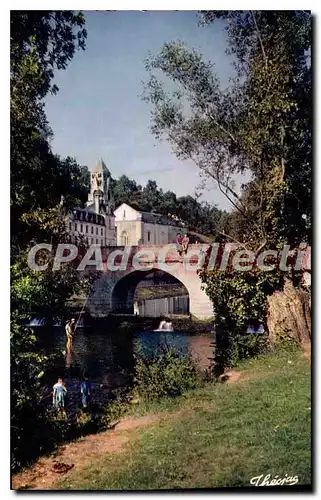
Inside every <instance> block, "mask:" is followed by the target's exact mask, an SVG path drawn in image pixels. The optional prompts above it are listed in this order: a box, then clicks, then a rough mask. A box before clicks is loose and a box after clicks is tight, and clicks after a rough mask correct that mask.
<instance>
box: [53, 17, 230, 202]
mask: <svg viewBox="0 0 321 500" xmlns="http://www.w3.org/2000/svg"><path fill="white" fill-rule="evenodd" d="M84 14H85V19H86V29H87V32H88V36H87V44H86V45H87V46H86V50H85V51H77V52H76V53H75V56H74V58H73V60H72V61H71V62H70V63H69V65H68V67H67V69H66V70H65V71H57V73H56V74H55V78H54V83H55V84H56V85H58V87H59V92H58V94H56V95H55V96H51V95H49V96H48V97H47V98H46V113H47V117H48V120H49V123H50V126H51V128H52V130H53V133H54V138H53V140H52V148H53V151H54V153H57V154H59V155H61V156H62V157H66V156H72V157H74V158H76V160H77V162H78V163H79V164H81V165H87V166H88V168H89V169H92V168H93V167H94V166H95V165H96V164H97V161H98V160H99V158H100V157H101V158H103V160H104V161H105V163H106V165H107V167H108V168H109V170H110V171H111V174H112V176H113V177H114V178H116V179H117V178H119V177H120V176H121V175H122V174H125V175H127V176H128V177H130V178H133V179H135V180H136V182H137V183H139V184H141V185H145V184H146V182H147V181H148V179H153V180H155V181H156V182H157V184H158V186H159V187H161V188H162V189H164V190H171V191H174V192H175V193H176V194H177V195H178V196H184V195H187V194H189V195H192V196H193V195H194V193H195V189H196V188H197V186H198V185H199V183H200V178H199V170H198V168H197V166H196V165H195V164H194V163H193V162H189V161H181V160H178V159H177V158H176V156H175V154H174V153H173V152H172V151H171V147H170V145H169V144H168V143H167V142H166V140H164V141H163V142H159V141H158V140H157V139H156V138H155V137H154V136H153V135H152V134H151V132H150V125H151V118H150V111H151V108H150V106H149V105H148V104H146V103H145V102H143V101H142V99H141V94H142V91H143V83H142V82H143V81H144V80H145V81H146V80H147V76H148V75H147V73H146V71H145V67H144V60H145V58H146V57H147V56H148V53H149V52H150V53H152V54H156V53H158V52H159V50H160V49H161V47H162V45H163V44H164V43H165V42H169V41H173V40H178V39H179V40H181V41H183V42H185V43H186V44H187V45H188V46H189V47H191V48H192V47H194V48H196V49H199V50H200V52H201V53H202V54H203V56H204V59H205V60H206V61H209V60H210V61H211V62H212V63H214V64H215V70H216V73H217V74H218V76H219V78H220V80H221V84H222V86H223V87H225V86H227V85H228V80H229V77H230V76H231V75H232V67H231V60H230V59H229V58H228V56H227V55H226V54H225V50H226V33H225V30H224V25H223V24H222V23H221V22H220V21H219V22H217V23H215V24H212V25H209V26H206V27H200V26H198V25H197V17H196V12H193V11H176V12H175V11H167V12H166V11H158V12H157V11H147V12H146V11H145V12H140V11H117V12H106V11H87V12H86V11H85V13H84ZM201 199H203V200H206V201H210V202H213V203H216V204H217V205H218V206H219V207H220V208H222V209H229V204H228V201H227V200H226V198H225V197H224V195H222V194H221V193H220V192H219V190H218V189H217V188H216V187H215V185H214V183H210V184H209V185H208V188H207V189H206V191H205V192H204V193H203V196H202V198H201Z"/></svg>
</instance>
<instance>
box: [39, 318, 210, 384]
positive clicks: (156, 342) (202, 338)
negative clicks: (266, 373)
mask: <svg viewBox="0 0 321 500" xmlns="http://www.w3.org/2000/svg"><path fill="white" fill-rule="evenodd" d="M38 334H39V339H40V346H41V348H42V349H43V350H44V351H46V352H47V353H48V354H49V353H55V352H58V351H60V352H62V351H65V350H66V336H65V332H64V329H63V328H55V329H51V331H50V332H48V331H46V332H42V333H40V331H39V332H38ZM212 340H213V339H212V336H211V335H198V336H196V335H188V334H187V333H186V332H169V331H144V332H140V333H133V332H132V331H130V329H128V330H126V331H121V330H119V331H118V330H116V331H109V330H108V329H107V328H106V329H105V330H96V331H93V330H90V329H78V330H77V332H76V334H75V336H74V339H73V342H72V348H71V350H70V351H68V352H66V366H67V368H70V370H69V371H68V374H69V376H74V377H76V378H79V377H81V376H83V375H84V373H89V374H90V378H91V379H92V380H93V381H96V382H97V383H99V384H103V385H105V386H107V387H120V386H122V385H125V384H126V382H127V381H128V380H129V378H130V375H131V373H132V369H133V363H134V355H137V356H139V355H147V356H149V355H159V354H161V353H162V352H163V351H164V347H166V348H172V349H174V350H175V351H176V352H179V353H181V354H190V355H191V356H192V358H193V359H194V361H195V362H196V364H197V365H198V366H199V367H200V368H201V369H203V370H205V369H207V368H209V367H210V364H211V360H212V357H213V344H212Z"/></svg>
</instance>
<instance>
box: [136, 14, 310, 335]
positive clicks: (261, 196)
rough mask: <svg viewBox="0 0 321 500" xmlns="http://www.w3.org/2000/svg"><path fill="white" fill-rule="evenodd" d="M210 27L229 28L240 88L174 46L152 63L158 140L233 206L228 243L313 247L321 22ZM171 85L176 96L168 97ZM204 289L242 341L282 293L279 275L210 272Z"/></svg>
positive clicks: (283, 18) (280, 17)
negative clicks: (316, 37)
mask: <svg viewBox="0 0 321 500" xmlns="http://www.w3.org/2000/svg"><path fill="white" fill-rule="evenodd" d="M200 21H201V23H203V24H205V25H211V23H213V22H214V23H216V24H217V23H222V22H223V23H224V26H225V28H226V30H227V37H228V53H229V55H230V56H232V57H231V59H232V61H233V66H234V70H235V71H234V77H233V79H232V81H231V85H230V86H229V87H228V88H227V89H225V90H222V89H221V87H220V82H219V79H218V77H217V75H216V74H215V72H214V69H215V68H214V66H213V65H212V64H211V63H207V62H205V61H204V60H203V58H202V56H201V54H200V53H198V52H197V51H196V50H194V49H193V50H189V49H188V48H187V47H186V46H185V45H184V44H182V43H180V42H169V43H165V44H164V45H163V47H162V49H161V50H160V52H159V53H158V54H156V55H154V56H152V55H151V56H150V57H149V58H148V60H147V61H146V70H147V71H148V74H149V79H148V81H147V83H146V85H145V93H144V99H145V100H146V101H147V102H148V103H149V104H150V105H151V106H152V132H153V133H154V135H155V136H156V137H158V138H162V137H166V138H167V139H168V141H169V142H170V144H171V146H172V148H173V150H174V152H175V153H176V155H177V156H178V157H179V158H181V159H190V160H192V161H194V162H195V163H196V165H197V166H198V167H199V168H200V171H201V173H202V174H203V176H205V178H208V179H214V181H215V182H216V184H217V186H218V188H219V189H220V190H221V192H222V193H223V194H224V195H225V196H226V197H227V199H228V200H229V201H230V203H231V206H232V207H233V212H232V213H231V214H228V215H225V216H224V217H223V218H221V220H220V221H219V224H218V227H217V233H218V234H219V235H220V240H221V241H223V242H224V241H231V240H232V241H234V242H235V243H237V244H238V245H239V247H240V248H244V249H246V250H251V251H254V252H256V254H258V253H259V252H260V251H262V250H263V249H265V248H268V249H279V248H280V247H282V245H284V244H289V245H290V246H291V247H292V248H296V247H297V246H298V245H299V243H301V242H302V241H305V242H309V243H310V242H311V209H312V204H311V189H312V185H311V166H312V161H311V126H312V120H311V117H312V115H311V109H312V108H311V103H312V85H311V64H310V56H311V44H312V20H311V13H310V12H307V11H286V12H285V11H273V12H272V11H255V12H254V11H211V12H203V13H201V14H200ZM203 29H205V28H203ZM206 29H211V26H207V27H206ZM159 75H160V76H159ZM164 77H165V78H167V79H170V80H171V83H172V87H173V86H174V87H175V90H174V91H173V92H171V93H169V92H166V91H165V85H164V82H163V80H164ZM244 173H246V174H247V176H248V178H249V180H248V181H247V182H246V183H245V184H243V185H242V186H241V190H240V191H238V190H237V189H236V187H235V182H234V178H235V175H236V174H244ZM302 216H303V217H302ZM241 274H242V276H241ZM202 279H203V282H204V283H205V285H206V287H205V289H206V292H207V293H208V294H209V296H210V298H211V299H212V301H213V305H214V310H215V311H216V320H217V324H218V327H219V328H221V329H225V331H226V335H234V334H235V335H236V333H237V332H236V331H235V329H236V328H244V325H245V320H246V318H251V317H254V318H260V320H261V321H263V323H265V312H266V298H267V295H268V294H269V293H271V292H272V291H273V289H278V288H279V286H280V284H282V277H281V276H279V275H278V273H276V274H271V273H269V272H265V273H264V274H262V275H260V274H259V273H257V272H255V273H254V274H253V273H251V272H248V271H246V272H243V273H239V272H238V271H231V272H227V273H224V275H220V274H219V273H218V272H214V273H212V272H208V273H206V272H203V273H202ZM226 321H229V322H230V323H232V324H231V325H227V324H226Z"/></svg>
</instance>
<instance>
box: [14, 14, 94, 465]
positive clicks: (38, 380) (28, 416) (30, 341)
mask: <svg viewBox="0 0 321 500" xmlns="http://www.w3.org/2000/svg"><path fill="white" fill-rule="evenodd" d="M83 26H84V17H83V15H82V14H81V13H78V14H76V13H73V12H72V11H12V12H11V44H10V49H11V53H10V55H11V60H10V85H11V106H10V115H11V116H10V118H11V121H10V126H11V137H10V141H11V144H10V146H11V158H10V160H11V221H12V223H11V262H12V266H11V287H12V288H11V292H12V294H11V389H12V398H11V421H12V433H11V435H12V465H13V467H14V468H17V467H20V466H21V465H23V463H24V462H25V461H26V460H27V461H28V460H30V459H32V458H35V456H36V455H37V453H40V452H41V451H44V449H45V447H46V446H51V444H52V443H54V442H55V440H56V439H57V440H59V439H61V437H62V436H63V435H64V434H65V432H67V430H66V429H65V430H63V429H62V428H61V426H59V423H57V422H55V423H54V424H53V423H52V422H51V420H50V419H49V418H48V412H47V407H48V400H47V397H48V394H47V393H46V391H45V389H44V387H45V385H46V383H47V382H48V381H47V376H48V373H49V372H50V370H51V369H52V367H53V366H55V367H56V369H57V367H58V366H60V364H61V358H60V357H59V356H58V357H55V356H45V355H42V354H40V353H38V349H37V345H36V338H35V335H34V332H33V331H32V329H30V328H26V327H24V326H23V324H24V322H25V321H26V320H27V319H28V317H29V316H30V313H31V312H37V313H38V315H39V316H40V317H41V316H42V317H45V318H46V319H48V318H52V317H53V316H55V315H59V316H61V315H62V314H63V312H64V304H65V301H66V299H67V298H68V297H70V295H72V294H73V293H74V292H75V291H76V290H77V289H79V288H86V286H87V284H88V280H85V279H83V278H82V277H81V276H80V275H79V273H76V272H75V270H74V269H70V268H69V269H68V268H67V267H66V266H63V267H62V268H61V270H60V271H56V272H52V270H50V266H49V267H48V271H46V272H39V271H38V272H37V271H32V270H31V269H29V267H28V265H27V254H28V250H29V249H30V248H31V247H32V246H33V245H34V244H35V242H41V243H42V242H47V243H52V244H53V245H55V244H56V243H58V242H59V241H64V239H65V227H64V217H65V215H66V212H65V211H66V210H67V209H68V208H70V207H71V206H72V205H74V204H75V203H78V202H81V201H82V200H84V199H85V197H86V190H87V182H88V169H87V168H86V167H80V166H79V165H78V164H77V163H76V162H75V160H73V159H72V158H70V157H67V158H66V159H61V158H59V157H58V156H56V155H54V154H53V153H52V151H51V146H50V142H49V141H50V139H51V137H52V133H51V130H50V128H49V126H48V123H47V119H46V115H45V111H44V102H43V98H44V97H45V95H46V94H47V93H48V92H49V91H51V92H53V93H55V92H57V90H58V89H57V87H56V86H55V85H52V79H53V76H54V70H56V69H58V70H59V69H65V68H66V66H67V64H68V62H69V61H70V60H71V59H72V58H73V56H74V53H75V50H76V49H77V48H81V49H84V47H85V38H86V31H85V30H84V28H83ZM62 196H64V197H65V204H64V207H61V206H60V205H59V203H60V201H61V197H62ZM39 258H40V259H42V260H44V259H45V256H44V255H42V254H41V253H40V255H39ZM46 258H48V257H46ZM50 259H51V262H52V259H53V255H49V260H50ZM67 427H68V426H67Z"/></svg>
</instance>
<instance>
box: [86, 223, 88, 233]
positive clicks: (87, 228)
mask: <svg viewBox="0 0 321 500" xmlns="http://www.w3.org/2000/svg"><path fill="white" fill-rule="evenodd" d="M86 233H88V224H86Z"/></svg>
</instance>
